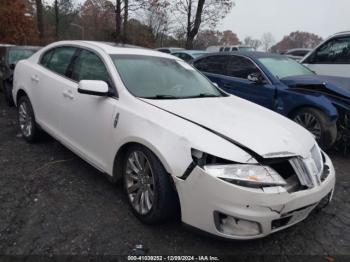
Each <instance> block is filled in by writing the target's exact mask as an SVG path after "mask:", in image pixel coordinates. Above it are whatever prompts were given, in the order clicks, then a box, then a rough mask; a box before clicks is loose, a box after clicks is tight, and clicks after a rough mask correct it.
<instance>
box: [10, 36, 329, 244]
mask: <svg viewBox="0 0 350 262" xmlns="http://www.w3.org/2000/svg"><path fill="white" fill-rule="evenodd" d="M13 97H14V101H15V102H16V105H17V108H18V121H19V126H20V129H21V132H22V134H23V137H24V138H25V139H26V140H27V141H29V142H33V141H35V140H36V139H37V138H38V137H39V132H40V130H41V129H43V130H45V131H46V132H48V133H49V134H50V135H52V136H53V137H54V138H56V139H57V140H58V141H60V142H61V143H62V144H64V145H66V146H67V147H68V148H69V149H71V150H72V151H73V152H75V153H76V154H77V155H79V156H81V157H82V158H83V159H85V160H86V161H87V162H89V163H90V164H91V165H93V166H95V167H96V168H97V169H99V170H100V171H102V172H103V173H105V174H107V175H108V177H110V178H111V180H112V181H118V180H121V181H123V183H124V187H125V190H126V193H127V195H128V199H129V202H130V206H131V207H132V210H133V211H134V213H135V214H136V216H137V217H138V218H139V219H140V220H141V221H143V222H145V223H157V222H161V221H164V220H165V219H167V218H170V217H172V216H174V215H176V212H178V213H179V214H181V219H182V221H183V222H184V223H186V224H188V225H191V226H193V227H196V228H198V229H201V230H204V231H206V232H208V233H211V234H214V235H217V236H220V237H224V238H231V239H251V238H259V237H263V236H266V235H268V234H270V233H273V232H276V231H278V230H281V229H284V228H286V227H289V226H291V225H294V224H295V223H298V222H300V221H301V220H303V219H304V218H306V217H307V216H308V215H309V213H310V212H311V210H312V209H313V208H315V207H316V206H317V205H318V204H319V203H320V202H321V200H323V199H326V200H330V199H331V197H332V192H333V189H334V184H335V172H334V168H333V165H332V162H331V160H330V159H329V157H328V156H327V155H326V154H325V153H324V152H322V151H321V150H320V148H319V147H318V145H317V144H316V142H315V139H314V138H313V136H312V135H311V133H309V132H308V131H306V130H305V129H303V128H302V127H300V126H299V125H297V124H295V123H294V122H292V121H291V120H289V119H287V118H285V117H282V116H280V115H279V114H277V113H274V112H272V111H270V110H268V109H265V108H263V107H260V106H258V105H256V104H253V103H251V102H248V101H246V100H243V99H241V98H238V97H235V96H232V95H228V94H226V93H224V92H222V91H221V90H220V89H218V88H217V87H216V86H214V85H213V84H212V83H211V82H210V81H209V80H207V78H205V77H204V76H203V75H202V74H201V73H199V72H198V71H197V70H195V69H194V68H192V67H191V66H190V65H188V64H186V63H185V62H183V61H182V60H180V59H178V58H176V57H173V56H170V55H167V54H163V53H160V52H156V51H151V50H146V49H134V48H122V47H115V46H113V45H112V44H107V43H98V42H87V41H64V42H58V43H54V44H51V45H49V46H47V47H45V48H43V49H41V50H40V51H39V52H37V53H36V54H35V55H33V56H32V57H31V58H30V59H28V60H24V61H21V62H19V63H18V65H17V66H16V70H15V76H14V88H13Z"/></svg>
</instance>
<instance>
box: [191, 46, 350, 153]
mask: <svg viewBox="0 0 350 262" xmlns="http://www.w3.org/2000/svg"><path fill="white" fill-rule="evenodd" d="M192 65H193V66H194V67H196V68H197V69H198V70H200V71H201V72H202V73H203V74H205V75H206V76H207V77H208V78H209V79H210V80H211V81H212V82H214V83H216V84H217V85H218V86H219V87H220V88H222V89H223V90H224V91H226V92H228V93H231V94H234V95H237V96H239V97H242V98H244V99H247V100H249V101H252V102H254V103H257V104H259V105H261V106H264V107H267V108H269V109H271V110H273V111H276V112H278V113H280V114H282V115H284V116H286V117H289V118H291V119H292V120H294V121H295V122H297V123H299V124H300V125H302V126H304V127H305V128H306V129H308V130H309V131H310V132H311V133H313V134H314V136H315V137H316V139H317V140H318V142H319V144H320V146H321V147H322V148H324V149H329V148H330V147H332V146H333V145H334V144H335V143H336V142H339V144H341V145H343V146H345V147H346V145H348V143H349V141H350V140H349V137H350V131H349V130H350V79H349V78H340V77H332V76H321V75H316V74H315V73H314V72H312V71H311V70H309V69H308V68H307V67H305V66H303V65H301V64H299V63H298V62H296V61H294V60H292V59H290V58H288V57H286V56H282V55H277V54H269V53H262V52H234V53H224V54H223V53H215V54H209V55H205V56H203V57H200V58H198V59H196V60H194V61H193V62H192ZM257 128H258V127H257Z"/></svg>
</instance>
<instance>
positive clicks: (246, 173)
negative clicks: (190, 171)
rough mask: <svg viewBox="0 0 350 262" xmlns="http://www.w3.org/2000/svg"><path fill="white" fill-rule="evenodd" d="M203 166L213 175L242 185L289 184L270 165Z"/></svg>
mask: <svg viewBox="0 0 350 262" xmlns="http://www.w3.org/2000/svg"><path fill="white" fill-rule="evenodd" d="M203 168H204V170H205V171H206V172H207V173H208V174H210V175H212V176H215V177H218V178H220V179H222V180H225V181H227V182H230V183H234V184H237V185H241V186H248V187H262V186H283V185H286V184H287V183H286V181H284V179H283V178H282V177H281V176H280V175H279V174H278V173H277V172H276V171H275V170H273V169H272V168H271V167H268V166H262V165H247V164H232V165H206V166H204V167H203Z"/></svg>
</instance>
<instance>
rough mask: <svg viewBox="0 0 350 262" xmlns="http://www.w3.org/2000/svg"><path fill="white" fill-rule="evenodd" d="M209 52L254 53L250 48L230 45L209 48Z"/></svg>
mask: <svg viewBox="0 0 350 262" xmlns="http://www.w3.org/2000/svg"><path fill="white" fill-rule="evenodd" d="M207 51H208V52H234V51H254V48H252V47H250V46H242V45H228V46H209V47H208V48H207Z"/></svg>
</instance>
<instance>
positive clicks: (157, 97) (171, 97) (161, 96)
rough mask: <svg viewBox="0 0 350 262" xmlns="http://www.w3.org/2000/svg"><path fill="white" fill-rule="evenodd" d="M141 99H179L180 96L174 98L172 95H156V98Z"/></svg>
mask: <svg viewBox="0 0 350 262" xmlns="http://www.w3.org/2000/svg"><path fill="white" fill-rule="evenodd" d="M140 98H146V99H179V98H180V97H178V96H172V95H155V96H144V97H140Z"/></svg>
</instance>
